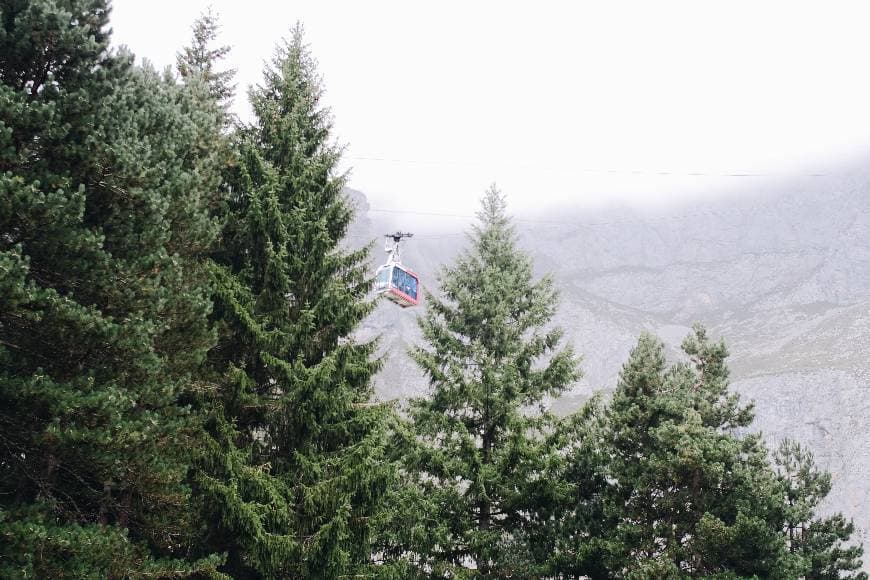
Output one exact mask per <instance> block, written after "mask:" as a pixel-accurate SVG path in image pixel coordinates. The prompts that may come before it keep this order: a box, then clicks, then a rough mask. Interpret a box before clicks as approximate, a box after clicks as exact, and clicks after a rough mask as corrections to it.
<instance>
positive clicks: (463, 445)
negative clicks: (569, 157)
mask: <svg viewBox="0 0 870 580" xmlns="http://www.w3.org/2000/svg"><path fill="white" fill-rule="evenodd" d="M505 210H506V204H505V200H504V198H503V196H502V195H501V194H500V193H499V192H498V191H497V190H496V189H495V188H494V187H493V188H491V189H490V190H489V191H487V193H486V195H485V196H484V198H483V203H482V209H481V211H480V212H479V214H478V218H479V220H480V225H479V226H475V229H474V236H473V238H472V242H471V243H472V247H471V249H470V250H469V251H468V252H467V253H465V254H464V255H462V256H461V257H460V258H459V259H458V261H457V262H456V264H455V265H454V266H453V267H451V268H447V269H445V270H444V271H443V272H442V274H441V276H440V280H441V287H442V292H443V298H438V297H434V296H430V297H429V298H428V307H427V311H426V314H425V316H424V317H423V318H421V319H420V327H421V329H422V331H423V336H424V338H425V340H426V342H427V346H426V347H418V348H416V349H415V350H414V351H413V356H414V358H415V360H416V361H417V364H418V365H419V366H420V367H421V368H422V369H423V370H424V371H425V373H426V374H427V375H428V377H429V379H430V384H431V387H432V392H431V397H430V398H424V399H417V400H415V401H413V403H412V405H411V407H410V416H411V418H412V421H413V435H414V436H413V441H417V442H419V443H420V445H419V446H417V447H416V448H413V449H412V451H410V453H409V458H408V467H407V470H408V473H409V474H410V476H411V477H413V479H414V480H415V481H414V483H415V485H416V486H417V490H418V491H419V493H418V494H417V495H416V497H415V498H411V499H409V500H408V505H409V506H410V511H407V512H405V513H403V514H399V515H397V516H396V517H397V521H398V522H399V523H400V524H401V523H402V520H403V519H404V521H405V522H406V523H407V527H406V528H405V532H406V533H405V537H404V540H403V541H405V542H406V544H405V550H404V551H405V553H404V557H405V558H406V559H407V560H408V561H409V562H411V563H413V564H414V565H415V566H416V567H417V571H418V573H423V572H424V571H427V570H428V571H429V572H431V573H432V574H433V575H436V576H439V575H443V574H450V575H456V576H458V577H465V576H466V575H471V574H472V573H474V574H477V575H480V576H483V577H508V576H510V577H519V576H524V577H535V576H539V575H540V573H541V570H542V569H541V568H540V567H541V566H542V565H543V561H542V558H541V557H540V554H539V553H540V550H541V546H538V545H535V542H534V538H535V537H537V536H538V534H540V533H541V531H540V530H539V529H538V527H537V525H536V524H537V514H538V507H539V506H538V505H537V501H538V500H539V499H540V498H541V496H542V495H543V492H542V490H541V489H540V488H541V487H542V483H543V482H542V480H541V479H540V478H541V476H542V474H543V472H544V471H545V469H546V467H547V464H548V462H549V461H553V460H555V459H554V456H555V454H556V450H555V449H554V448H553V445H552V440H551V437H550V436H549V435H551V434H552V433H553V428H554V424H555V418H554V417H553V416H552V415H551V414H550V413H549V412H547V411H545V402H546V397H549V396H556V395H558V394H559V393H561V392H562V391H563V390H564V389H565V388H566V387H567V386H568V385H570V384H571V383H572V382H573V381H575V380H576V379H577V378H578V376H579V371H578V369H577V359H576V358H575V356H574V354H573V352H572V351H571V349H570V348H560V347H559V341H560V338H561V336H562V332H561V331H560V330H559V329H556V328H550V327H549V321H550V319H551V317H552V316H553V313H554V310H555V305H556V292H555V290H554V288H553V282H552V280H551V279H550V278H549V277H545V278H543V279H540V280H538V281H534V280H533V273H532V263H531V260H530V259H529V258H528V257H527V256H525V255H524V254H523V253H522V252H521V251H520V250H519V249H518V248H517V244H516V236H515V234H514V232H513V228H512V226H511V224H510V220H509V218H508V217H507V215H506V211H505ZM405 497H406V498H407V495H406V496H405ZM397 503H400V502H397ZM399 507H401V506H399ZM396 541H397V543H400V542H401V541H402V538H399V537H398V536H397V540H396ZM394 548H395V547H394ZM400 551H401V550H396V552H400ZM472 568H473V569H475V570H476V572H472V570H471V569H472Z"/></svg>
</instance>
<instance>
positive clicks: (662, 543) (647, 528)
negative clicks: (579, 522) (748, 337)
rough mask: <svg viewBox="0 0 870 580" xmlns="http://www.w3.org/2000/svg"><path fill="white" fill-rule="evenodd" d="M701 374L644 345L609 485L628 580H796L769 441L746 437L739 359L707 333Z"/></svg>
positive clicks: (693, 353) (701, 338) (617, 567)
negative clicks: (732, 366) (732, 579)
mask: <svg viewBox="0 0 870 580" xmlns="http://www.w3.org/2000/svg"><path fill="white" fill-rule="evenodd" d="M682 346H683V351H684V352H685V353H686V354H687V355H688V357H689V359H690V364H685V363H677V364H674V365H672V366H670V367H668V366H667V363H666V360H665V356H664V347H663V345H662V343H661V342H659V341H658V340H657V339H655V338H653V337H652V336H650V335H647V334H645V335H642V336H641V338H640V340H639V341H638V344H637V346H636V347H635V349H634V350H633V351H632V353H631V356H630V358H629V360H628V362H627V363H626V365H625V366H624V367H623V370H622V373H621V375H620V380H619V385H618V386H617V389H616V392H615V393H614V396H613V401H612V403H611V405H610V408H609V411H608V422H609V430H610V434H609V436H608V440H609V441H611V448H610V452H609V453H610V455H611V456H612V459H611V461H610V467H609V470H608V473H609V477H610V478H611V479H612V481H613V486H612V490H611V498H610V501H611V502H612V506H613V508H612V509H613V510H614V511H615V512H616V513H617V522H618V523H617V527H616V529H614V530H613V531H612V534H613V536H615V538H616V540H617V542H618V543H619V545H621V548H620V549H619V550H617V551H616V553H615V554H613V559H612V561H611V564H610V567H611V570H612V571H613V574H615V575H616V576H617V577H625V578H648V577H653V576H655V577H662V578H677V577H700V576H710V575H728V574H730V575H737V576H741V577H746V576H753V575H757V576H763V577H778V578H791V577H794V574H795V571H796V569H797V568H796V566H797V560H796V559H794V558H792V557H790V555H789V554H788V552H787V550H786V546H785V540H784V536H783V534H782V531H781V530H782V523H783V522H782V515H781V514H782V510H781V505H782V494H781V492H780V487H779V486H778V485H777V481H776V477H775V474H774V473H773V471H772V469H771V467H770V465H769V463H768V461H767V453H766V449H765V448H764V446H763V444H762V443H761V440H760V436H758V435H743V436H738V435H737V433H736V431H735V430H736V429H738V428H745V427H747V426H748V425H749V424H750V423H751V421H752V409H751V407H750V406H742V405H741V404H740V400H739V397H738V395H736V394H734V393H730V392H729V390H728V368H727V366H726V363H725V359H726V357H727V355H728V351H727V349H726V347H725V345H724V343H722V342H719V343H711V342H710V341H709V340H708V339H707V336H706V331H705V330H704V329H703V327H701V326H696V327H695V329H694V332H693V334H691V335H689V337H688V338H686V340H685V341H684V342H683V345H682Z"/></svg>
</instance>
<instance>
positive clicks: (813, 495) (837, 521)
mask: <svg viewBox="0 0 870 580" xmlns="http://www.w3.org/2000/svg"><path fill="white" fill-rule="evenodd" d="M773 459H774V464H775V466H776V472H777V475H778V477H779V479H780V481H781V482H782V484H783V487H784V488H785V502H786V507H785V510H786V511H785V534H786V540H787V542H788V546H789V550H790V551H791V552H792V553H793V554H797V555H798V556H800V557H801V559H802V566H803V568H802V570H801V575H802V576H803V577H804V578H806V579H807V580H835V579H838V578H844V579H845V578H850V579H855V580H866V578H867V574H866V573H865V572H861V571H860V570H861V566H862V561H861V556H862V555H863V554H864V549H863V547H862V546H860V545H850V544H849V543H848V542H849V540H850V539H851V537H852V534H853V533H854V532H855V526H854V524H853V523H852V522H851V521H848V520H847V519H846V518H845V517H844V516H843V514H839V513H838V514H834V515H832V516H829V517H826V518H822V517H818V516H817V515H816V509H817V508H818V505H819V504H820V503H821V502H822V500H823V499H825V497H827V495H828V493H830V491H831V475H830V474H829V473H826V472H824V471H822V470H820V469H819V468H818V467H816V464H815V461H814V460H813V455H812V453H810V452H809V451H807V450H805V449H804V448H802V447H801V446H800V444H798V443H797V442H795V441H791V440H788V439H786V440H784V441H782V442H781V443H780V445H779V447H778V448H777V449H776V451H775V452H774V454H773Z"/></svg>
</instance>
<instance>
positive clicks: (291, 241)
mask: <svg viewBox="0 0 870 580" xmlns="http://www.w3.org/2000/svg"><path fill="white" fill-rule="evenodd" d="M320 98H321V88H320V79H319V77H318V76H317V74H316V71H315V63H314V61H313V59H312V58H311V56H310V54H309V52H308V49H307V47H306V46H305V45H304V43H303V38H302V31H301V28H299V27H297V28H296V29H295V30H294V33H293V37H292V39H291V40H290V41H289V42H287V43H285V44H283V45H282V46H280V47H279V49H278V51H277V55H276V57H275V59H274V60H273V63H272V66H270V67H268V68H267V69H266V71H265V80H264V83H263V85H262V86H259V87H256V88H255V89H253V90H252V91H251V93H250V99H251V104H252V105H253V109H254V114H255V121H254V124H253V125H251V126H248V127H244V128H242V129H241V130H240V131H239V133H238V135H237V144H236V151H237V165H236V167H235V170H234V172H233V175H232V177H231V179H230V185H231V190H232V191H231V194H230V196H229V198H228V200H227V205H226V218H227V219H226V223H225V227H224V231H223V233H222V239H221V244H220V247H219V249H218V251H217V252H216V253H215V255H214V266H213V276H214V280H215V321H216V323H217V325H218V332H219V340H218V344H217V346H216V347H215V348H214V349H213V350H212V351H211V352H210V353H209V361H208V364H209V369H210V371H209V372H210V377H211V378H210V382H211V383H212V384H213V385H215V388H214V392H213V393H214V398H215V402H216V403H217V408H216V410H215V412H214V413H213V417H212V419H211V421H210V423H209V426H208V428H209V430H210V432H211V433H212V436H213V446H212V452H211V454H210V456H209V459H208V461H206V462H205V464H204V465H203V468H202V469H201V470H200V471H199V472H198V473H197V474H196V475H195V477H194V481H195V483H196V487H197V494H198V497H199V500H198V502H199V505H200V506H201V510H202V513H203V515H204V517H205V520H206V526H207V528H208V530H207V534H206V537H205V545H206V546H207V551H221V552H227V553H228V561H227V566H226V567H225V571H226V572H227V573H229V574H230V575H232V576H233V577H234V578H246V577H267V578H335V577H339V576H341V575H351V574H356V573H362V572H364V571H366V570H368V569H369V568H370V567H371V566H372V565H373V563H372V552H371V546H370V544H371V538H370V533H371V532H370V519H371V518H372V516H373V515H375V514H376V512H377V510H378V507H379V505H380V502H381V498H382V496H383V492H384V489H385V486H386V485H387V484H388V482H389V480H390V478H391V467H390V465H389V464H388V463H387V462H385V461H383V457H384V453H385V440H384V439H385V436H386V432H385V427H386V424H387V423H386V419H388V417H389V411H388V410H387V409H385V408H383V407H380V406H377V405H369V404H368V401H369V398H370V396H371V386H370V380H371V377H372V375H373V373H374V372H375V371H376V370H377V367H378V363H377V361H375V360H374V359H373V358H372V354H373V351H374V347H375V345H374V343H362V344H361V343H357V342H355V341H354V340H352V339H351V338H350V337H351V334H352V333H353V331H354V330H355V329H356V327H357V325H358V324H359V323H360V321H361V320H362V319H363V318H364V317H365V316H366V315H367V314H368V313H369V312H370V311H371V308H372V304H371V303H370V302H367V301H366V300H365V297H366V294H367V292H368V290H369V288H370V287H371V282H370V278H369V273H368V271H367V268H366V265H367V264H366V262H367V250H360V251H355V252H350V253H347V252H345V251H344V250H342V249H341V248H340V245H339V244H340V241H341V240H342V238H343V236H344V235H345V233H346V231H347V228H348V225H349V224H350V222H351V219H352V217H353V214H352V209H351V207H350V206H349V204H348V202H347V200H346V199H345V197H344V194H343V193H342V187H343V184H344V177H343V176H342V175H339V174H337V163H338V161H339V154H340V150H339V149H338V148H337V147H336V146H334V145H333V144H332V143H331V141H330V131H331V119H330V116H329V113H328V111H326V110H325V109H323V108H322V106H321V105H320Z"/></svg>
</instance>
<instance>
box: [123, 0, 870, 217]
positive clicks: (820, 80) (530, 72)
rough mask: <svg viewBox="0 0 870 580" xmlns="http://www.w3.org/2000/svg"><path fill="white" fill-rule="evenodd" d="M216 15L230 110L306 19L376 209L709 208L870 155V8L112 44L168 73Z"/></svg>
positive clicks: (182, 9) (309, 9)
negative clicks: (729, 195) (501, 202)
mask: <svg viewBox="0 0 870 580" xmlns="http://www.w3.org/2000/svg"><path fill="white" fill-rule="evenodd" d="M208 5H211V6H212V7H213V9H214V11H215V12H216V13H217V14H218V15H219V16H220V17H221V22H222V24H223V31H222V37H221V41H222V42H223V43H225V44H228V45H231V46H232V47H233V51H232V53H231V55H230V57H229V60H228V62H227V65H228V66H229V67H233V68H236V69H237V70H238V77H237V80H238V84H239V91H238V92H239V94H238V97H237V99H236V103H235V105H234V108H235V110H236V112H237V113H238V114H239V115H240V117H241V118H243V119H248V118H250V111H249V109H248V106H247V101H246V98H245V89H246V87H247V86H249V85H251V84H254V83H256V82H258V80H259V78H260V74H261V70H262V65H263V62H264V61H265V60H267V59H268V58H269V57H270V55H271V54H272V51H273V48H274V45H275V43H276V42H277V41H278V40H279V39H280V38H281V37H282V36H287V34H288V31H289V30H290V28H291V27H292V26H293V24H294V23H295V22H296V21H301V22H302V23H303V24H304V26H305V28H306V35H307V38H308V40H309V42H310V45H311V49H312V52H313V54H314V55H315V56H316V58H317V59H318V61H319V70H320V72H321V73H322V75H323V79H324V86H325V88H326V90H327V92H326V96H325V99H326V102H327V104H328V105H329V106H330V107H331V108H332V111H333V114H334V117H335V135H336V138H337V140H338V141H339V142H340V143H342V144H345V145H346V153H345V164H346V169H347V170H348V171H350V173H349V184H350V185H351V186H352V187H354V188H356V189H359V190H361V191H364V192H365V193H366V194H367V196H368V198H369V200H370V202H371V205H372V207H373V208H376V209H383V210H390V211H416V212H429V213H460V214H469V213H472V212H473V211H474V209H475V206H476V200H477V199H478V197H479V195H480V194H481V193H482V191H483V190H484V189H485V188H486V187H487V186H488V185H489V184H490V183H492V182H497V183H498V184H499V186H500V187H501V188H502V189H503V190H504V191H505V192H506V193H508V195H509V198H510V201H511V204H512V209H513V210H514V211H515V212H520V213H525V212H535V211H537V210H541V209H545V208H555V207H564V206H566V205H570V206H575V207H576V206H581V207H601V206H613V205H614V204H615V205H620V204H628V205H630V206H632V207H640V208H643V207H649V206H651V205H655V204H659V203H662V202H670V203H673V202H674V201H682V200H689V199H699V198H700V199H703V198H704V197H705V196H715V195H720V194H721V192H723V191H732V190H738V189H739V190H747V189H749V190H751V189H752V188H755V187H762V186H760V185H759V184H761V183H764V182H767V181H770V180H782V179H788V178H793V177H794V178H798V177H806V178H807V179H812V178H813V176H816V175H819V174H827V173H829V172H830V171H832V168H835V167H836V166H838V164H839V163H840V162H841V161H842V159H843V158H845V157H848V156H850V155H854V154H855V152H857V151H866V150H870V107H867V106H866V103H868V102H870V75H867V74H864V71H866V69H867V59H868V55H870V35H867V34H866V33H865V30H864V27H865V23H866V22H867V21H868V18H867V17H868V16H870V8H868V7H867V6H866V5H865V4H863V3H859V2H856V3H836V4H832V3H824V4H820V3H801V2H768V3H763V4H761V3H757V2H728V3H719V4H715V5H713V4H710V3H697V2H656V3H625V2H609V3H594V4H593V3H590V4H589V5H586V4H584V5H583V6H564V5H562V4H560V3H556V2H552V3H536V4H535V8H534V10H533V11H532V10H531V9H530V5H525V7H523V6H513V5H508V4H505V3H496V2H475V3H471V4H469V3H459V2H441V3H438V4H437V5H422V4H408V3H401V2H379V3H377V4H372V3H351V2H347V3H339V2H314V1H299V2H292V3H284V2H265V1H248V2H243V3H240V2H231V1H229V0H188V1H186V2H183V3H179V2H168V1H166V0H155V1H152V2H147V3H144V2H136V1H134V0H116V1H115V2H114V12H113V27H114V31H115V35H114V43H115V45H120V44H126V45H129V46H130V48H131V49H132V50H133V51H134V52H136V54H138V55H139V56H140V57H143V58H147V59H149V60H150V61H152V62H153V63H154V64H155V65H156V66H158V67H164V66H169V65H171V64H172V63H173V62H174V55H175V52H176V50H177V49H178V48H179V47H181V46H182V45H184V44H185V43H186V42H187V41H188V39H189V36H190V32H189V26H190V23H191V22H192V21H193V19H194V18H195V17H196V15H197V14H198V13H199V12H201V11H202V10H205V9H206V8H207V6H208Z"/></svg>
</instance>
